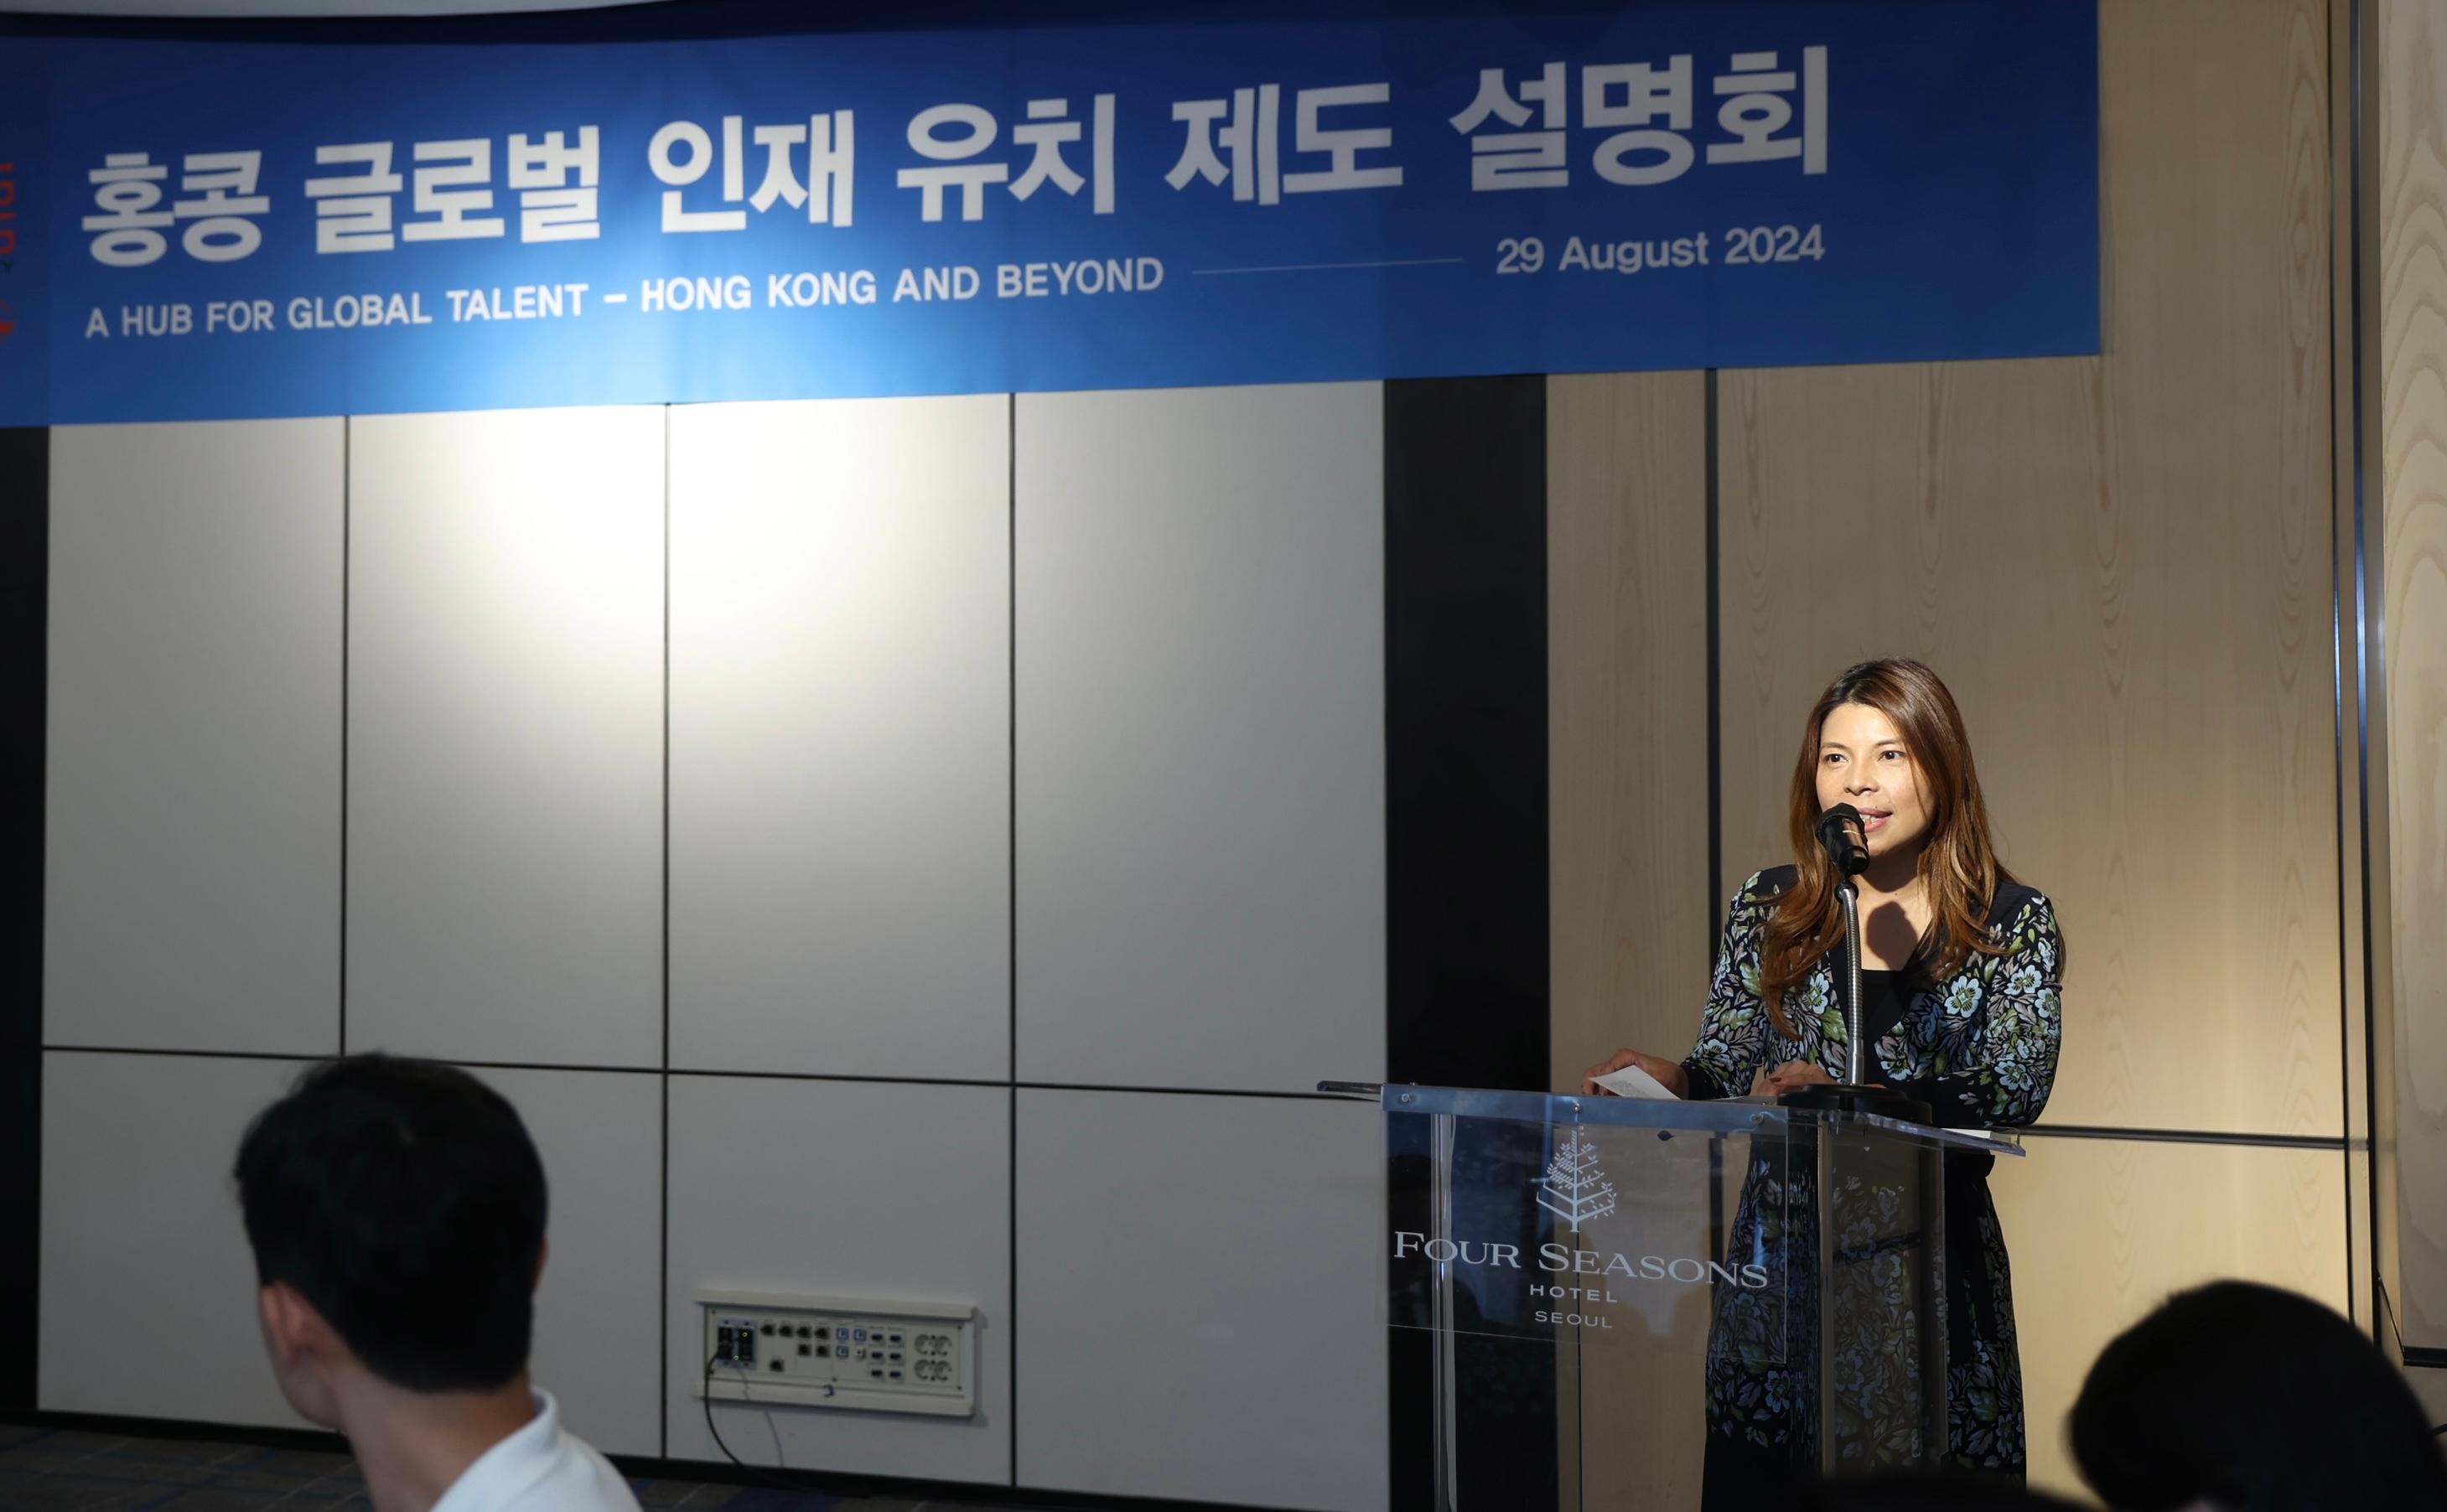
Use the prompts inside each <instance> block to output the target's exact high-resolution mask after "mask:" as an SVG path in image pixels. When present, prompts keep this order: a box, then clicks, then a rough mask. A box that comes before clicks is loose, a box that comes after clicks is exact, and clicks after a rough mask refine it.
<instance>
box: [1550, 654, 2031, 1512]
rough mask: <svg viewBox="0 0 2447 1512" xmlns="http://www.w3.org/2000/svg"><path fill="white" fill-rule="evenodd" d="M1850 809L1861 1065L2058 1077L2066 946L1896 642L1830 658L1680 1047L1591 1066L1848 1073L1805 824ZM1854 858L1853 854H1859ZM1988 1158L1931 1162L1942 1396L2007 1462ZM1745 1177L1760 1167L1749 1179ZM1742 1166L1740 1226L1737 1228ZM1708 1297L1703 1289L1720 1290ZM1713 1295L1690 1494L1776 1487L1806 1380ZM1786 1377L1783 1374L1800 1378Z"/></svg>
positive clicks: (2015, 1415) (1985, 1450)
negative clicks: (1674, 1055) (1785, 831)
mask: <svg viewBox="0 0 2447 1512" xmlns="http://www.w3.org/2000/svg"><path fill="white" fill-rule="evenodd" d="M1839 803H1849V804H1850V805H1851V806H1852V807H1853V808H1854V809H1856V810H1858V811H1859V814H1860V818H1861V823H1860V830H1861V833H1862V838H1864V839H1866V841H1867V842H1868V868H1867V869H1866V870H1865V871H1863V872H1862V873H1861V874H1860V876H1859V878H1858V879H1857V882H1856V886H1857V888H1858V900H1859V915H1860V920H1861V940H1862V947H1861V954H1862V959H1861V963H1860V964H1861V968H1862V970H1861V977H1860V980H1861V1025H1862V1039H1863V1041H1864V1043H1865V1046H1866V1047H1867V1053H1866V1054H1865V1055H1864V1056H1863V1060H1862V1065H1863V1070H1862V1073H1861V1079H1862V1080H1863V1081H1864V1082H1869V1083H1877V1084H1882V1085H1884V1086H1885V1087H1888V1088H1891V1089H1892V1090H1894V1091H1896V1092H1899V1093H1901V1094H1903V1095H1904V1096H1906V1097H1909V1098H1912V1099H1914V1100H1917V1101H1920V1102H1924V1103H1926V1104H1927V1105H1929V1106H1930V1107H1931V1108H1932V1109H1934V1111H1935V1121H1936V1122H1937V1123H1938V1124H1940V1125H1947V1126H1950V1127H1958V1128H1961V1127H1970V1128H1982V1127H2004V1126H2009V1125H2022V1124H2028V1123H2030V1122H2032V1121H2033V1120H2034V1119H2036V1118H2038V1117H2039V1109H2040V1108H2041V1107H2042V1106H2045V1105H2046V1103H2047V1100H2048V1089H2049V1087H2050V1085H2051V1084H2052V1083H2053V1082H2054V1080H2055V1077H2056V1068H2057V1043H2058V982H2059V980H2060V976H2061V970H2062V965H2063V959H2064V951H2063V945H2062V942H2061V940H2060V939H2059V938H2058V934H2057V924H2056V916H2055V914H2054V912H2053V911H2052V910H2051V909H2050V907H2049V905H2048V900H2047V898H2044V897H2042V896H2041V895H2040V894H2039V893H2037V892H2034V891H2033V890H2032V889H2030V888H2028V887H2025V886H2022V885H2021V884H2020V883H2019V882H2017V881H2016V880H2015V879H2013V878H2012V877H2011V876H2010V875H2008V874H2007V872H2006V871H2005V869H2004V867H2002V866H2001V865H1999V864H1998V861H1997V856H1996V850H1995V847H1994V846H1993V844H1992V843H1991V841H1990V840H1989V834H1988V810H1987V807H1986V805H1985V804H1984V803H1982V800H1981V796H1980V779H1979V777H1978V775H1977V773H1976V772H1975V771H1974V769H1973V767H1972V763H1971V746H1970V743H1969V741H1968V740H1967V739H1966V737H1965V736H1964V734H1963V716H1962V714H1961V713H1960V712H1958V711H1957V710H1956V709H1955V707H1954V697H1953V695H1952V694H1950V693H1948V692H1947V691H1946V690H1945V685H1944V683H1942V682H1940V681H1938V678H1937V674H1936V673H1935V672H1932V671H1929V670H1928V669H1927V668H1926V667H1924V666H1922V665H1921V664H1920V663H1918V662H1913V661H1871V662H1863V663H1861V664H1860V665H1859V666H1857V667H1851V668H1848V669H1846V671H1844V672H1843V673H1842V674H1841V675H1840V676H1838V677H1837V678H1836V679H1835V680H1834V681H1833V682H1832V683H1831V684H1829V685H1828V688H1827V690H1826V691H1825V692H1824V693H1822V694H1820V695H1819V698H1818V702H1817V704H1816V705H1815V707H1813V708H1812V709H1811V711H1810V719H1809V723H1808V724H1807V725H1806V726H1804V727H1803V729H1802V738H1801V751H1800V756H1799V760H1798V761H1797V762H1796V764H1795V765H1794V767H1793V789H1792V800H1791V805H1790V814H1789V816H1788V817H1789V820H1790V827H1791V830H1792V836H1793V860H1794V862H1795V864H1793V865H1791V866H1780V867H1777V868H1775V869H1774V870H1772V871H1765V872H1761V873H1759V874H1757V875H1756V876H1755V877H1753V878H1751V879H1750V880H1749V881H1747V882H1745V883H1743V884H1742V887H1741V890H1740V891H1739V892H1737V893H1736V894H1735V895H1734V898H1733V902H1732V904H1731V906H1730V907H1729V908H1728V909H1727V910H1726V917H1725V931H1724V936H1723V939H1722V940H1721V942H1720V943H1719V945H1718V947H1717V966H1716V973H1715V975H1714V977H1713V978H1712V980H1711V981H1710V983H1709V988H1708V1004H1707V1008H1706V1009H1705V1010H1704V1011H1702V1013H1701V1014H1700V1019H1699V1037H1698V1044H1697V1045H1696V1046H1695V1047H1694V1048H1693V1049H1692V1051H1691V1053H1690V1054H1689V1055H1687V1056H1685V1057H1683V1059H1682V1060H1680V1061H1679V1062H1676V1061H1672V1060H1668V1059H1666V1058H1664V1057H1663V1056H1659V1055H1650V1054H1646V1053H1643V1052H1641V1051H1639V1050H1634V1049H1624V1050H1621V1051H1618V1052H1617V1053H1616V1054H1615V1055H1613V1056H1612V1057H1610V1058H1609V1059H1607V1060H1605V1061H1603V1062H1602V1063H1600V1064H1599V1065H1596V1066H1593V1067H1591V1068H1589V1070H1588V1075H1589V1077H1590V1078H1592V1080H1591V1081H1590V1082H1589V1083H1588V1084H1587V1085H1586V1086H1585V1087H1584V1091H1585V1092H1586V1093H1588V1094H1589V1095H1597V1094H1599V1093H1600V1092H1601V1091H1602V1090H1603V1089H1602V1088H1600V1087H1598V1086H1597V1085H1596V1082H1595V1081H1594V1078H1596V1077H1599V1076H1603V1075H1605V1074H1607V1073H1609V1072H1611V1071H1615V1070H1619V1069H1621V1068H1623V1067H1625V1066H1634V1065H1636V1066H1638V1067H1640V1068H1641V1069H1642V1070H1644V1071H1646V1072H1647V1073H1648V1074H1649V1075H1651V1076H1653V1077H1655V1078H1657V1080H1659V1081H1660V1082H1662V1083H1663V1084H1664V1085H1665V1086H1666V1087H1667V1088H1668V1089H1670V1090H1671V1091H1673V1092H1674V1093H1675V1094H1676V1095H1678V1096H1680V1097H1689V1098H1717V1097H1733V1096H1739V1095H1742V1094H1744V1093H1757V1094H1775V1093H1782V1092H1787V1091H1791V1090H1793V1089H1794V1088H1797V1087H1807V1086H1810V1085H1812V1084H1814V1083H1829V1082H1833V1081H1835V1080H1836V1079H1838V1078H1839V1077H1841V1076H1842V1075H1843V1073H1844V1069H1845V1067H1844V1060H1845V1055H1846V1050H1847V1046H1846V1042H1845V1005H1844V1003H1843V1002H1842V1000H1841V993H1840V992H1839V991H1838V989H1837V987H1836V981H1837V976H1838V971H1839V969H1840V968H1841V967H1842V966H1843V965H1844V964H1845V963H1844V961H1843V959H1842V956H1843V954H1844V951H1845V944H1844V937H1845V931H1844V921H1843V915H1842V911H1841V908H1840V900H1839V898H1838V896H1837V894H1838V890H1839V886H1840V884H1841V882H1842V880H1843V879H1842V877H1841V876H1839V875H1838V873H1837V870H1836V867H1835V864H1834V862H1833V861H1832V860H1831V859H1830V856H1829V854H1828V851H1827V850H1826V849H1825V848H1824V847H1822V845H1821V843H1820V841H1819V840H1818V838H1817V836H1818V826H1819V820H1820V817H1821V815H1822V814H1823V813H1825V812H1826V811H1828V810H1830V809H1832V808H1834V807H1835V805H1837V804H1839ZM1855 862H1856V863H1857V857H1856V858H1855ZM1994 1163H1995V1162H1994V1159H1993V1158H1992V1157H1989V1156H1987V1155H1980V1156H1977V1157H1972V1156H1967V1155H1955V1156H1953V1157H1950V1158H1949V1159H1948V1160H1947V1161H1946V1162H1945V1228H1946V1253H1947V1267H1946V1276H1947V1283H1946V1346H1947V1349H1946V1352H1947V1362H1946V1364H1947V1370H1946V1408H1947V1418H1948V1425H1949V1432H1948V1441H1949V1447H1950V1451H1951V1454H1952V1456H1953V1459H1954V1460H1955V1462H1956V1463H1957V1464H1959V1465H1964V1466H1966V1467H1972V1468H1978V1469H1982V1470H1992V1471H1997V1472H2001V1473H2004V1474H2008V1475H2014V1476H2020V1475H2021V1474H2022V1473H2023V1472H2024V1465H2025V1457H2024V1452H2023V1437H2022V1375H2021V1364H2020V1357H2019V1355H2018V1353H2017V1351H2016V1348H2015V1337H2014V1305H2013V1293H2012V1288H2011V1282H2010V1277H2009V1274H2008V1269H2007V1262H2006V1257H2005V1242H2004V1236H2003V1234H2002V1232H2001V1230H2000V1228H1999V1227H1998V1223H1997V1210H1996V1207H1995V1206H1994V1205H1993V1204H1992V1203H1991V1202H1990V1201H1989V1199H1988V1181H1987V1178H1988V1171H1989V1169H1990V1167H1991V1166H1993V1165H1994ZM1753 1180H1754V1181H1755V1180H1756V1178H1755V1176H1754V1179H1753ZM1757 1222H1758V1215H1757V1212H1756V1210H1755V1204H1754V1200H1753V1196H1752V1192H1751V1190H1750V1188H1749V1187H1748V1186H1747V1185H1746V1186H1745V1189H1744V1192H1743V1200H1742V1203H1741V1206H1740V1208H1739V1210H1738V1211H1737V1212H1736V1217H1735V1224H1736V1233H1735V1238H1736V1247H1740V1246H1741V1245H1742V1244H1744V1243H1745V1242H1747V1241H1748V1240H1749V1239H1751V1238H1753V1237H1754V1236H1755V1232H1756V1227H1757ZM1720 1300H1721V1299H1720ZM1735 1332H1736V1327H1735V1326H1733V1325H1732V1324H1730V1323H1729V1320H1728V1315H1727V1314H1726V1311H1725V1309H1724V1308H1723V1307H1722V1306H1720V1307H1719V1309H1718V1313H1717V1320H1716V1324H1715V1326H1714V1327H1713V1328H1712V1330H1711V1332H1710V1339H1709V1350H1708V1387H1707V1391H1708V1402H1707V1408H1708V1444H1707V1465H1706V1481H1705V1490H1704V1495H1703V1499H1702V1500H1703V1503H1704V1504H1705V1505H1706V1506H1708V1507H1710V1508H1712V1509H1713V1508H1734V1507H1744V1506H1767V1505H1778V1504H1781V1503H1780V1502H1779V1501H1776V1500H1774V1499H1775V1498H1776V1497H1778V1496H1779V1495H1780V1494H1781V1491H1782V1489H1783V1488H1784V1487H1786V1486H1788V1485H1789V1484H1792V1482H1793V1480H1794V1479H1795V1478H1796V1477H1799V1476H1802V1475H1805V1474H1806V1473H1807V1472H1808V1470H1809V1468H1810V1465H1811V1463H1812V1460H1813V1459H1814V1455H1815V1448H1816V1442H1815V1439H1816V1429H1815V1427H1814V1425H1813V1423H1812V1418H1811V1412H1812V1408H1811V1406H1810V1404H1809V1403H1808V1402H1807V1401H1806V1400H1799V1401H1797V1400H1796V1396H1804V1397H1806V1392H1796V1390H1795V1389H1793V1386H1788V1385H1787V1384H1786V1383H1785V1381H1784V1380H1783V1376H1784V1375H1785V1373H1786V1372H1785V1370H1784V1369H1783V1368H1781V1367H1774V1366H1765V1365H1758V1364H1755V1363H1754V1364H1745V1362H1744V1358H1743V1353H1742V1351H1740V1350H1739V1349H1738V1347H1737V1341H1736V1339H1734V1338H1732V1337H1730V1336H1729V1335H1731V1334H1733V1333H1735ZM1798 1384H1799V1383H1794V1385H1796V1386H1797V1385H1798Z"/></svg>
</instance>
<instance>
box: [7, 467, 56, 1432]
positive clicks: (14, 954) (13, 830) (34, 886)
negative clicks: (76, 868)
mask: <svg viewBox="0 0 2447 1512" xmlns="http://www.w3.org/2000/svg"><path fill="white" fill-rule="evenodd" d="M50 455H51V438H50V432H49V431H47V430H45V429H42V428H39V427H37V428H30V429H5V430H0V730H5V731H6V732H7V733H6V735H5V736H0V1214H5V1215H7V1218H6V1219H5V1220H0V1418H7V1417H9V1416H12V1415H16V1414H20V1413H25V1412H30V1411H32V1410H33V1407H34V1365H35V1358H34V1335H35V1326H36V1320H37V1318H38V1316H39V1312H38V1310H39V1306H40V1301H39V1298H38V1297H37V1296H36V1295H35V1290H34V1288H35V1280H36V1276H37V1274H38V1272H39V1269H40V1265H41V1250H40V1248H39V1246H40V1241H41V1236H40V1235H39V1233H38V1232H37V1231H36V1227H35V1225H34V1223H33V1222H32V1221H31V1220H30V1219H31V1217H32V1215H33V1214H34V1213H35V1212H37V1211H38V1210H39V1208H38V1200H39V1198H40V1196H41V1192H40V1185H41V1171H42V1158H43V1149H42V1140H43V1057H42V1043H43V668H44V654H45V650H44V649H45V637H44V629H45V626H46V624H47V621H48V617H49V616H48V609H47V602H46V598H45V592H44V585H45V564H46V562H47V561H48V559H49V557H50V547H49V540H50Z"/></svg>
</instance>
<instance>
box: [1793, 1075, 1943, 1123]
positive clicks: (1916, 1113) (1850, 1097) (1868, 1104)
mask: <svg viewBox="0 0 2447 1512" xmlns="http://www.w3.org/2000/svg"><path fill="white" fill-rule="evenodd" d="M1775 1101H1776V1106H1779V1107H1807V1108H1815V1109H1817V1110H1819V1111H1821V1112H1833V1113H1870V1114H1875V1115H1876V1116H1878V1117H1880V1118H1893V1119H1901V1120H1903V1121H1904V1122H1905V1123H1906V1124H1930V1123H1934V1122H1935V1118H1934V1116H1933V1115H1932V1113H1931V1112H1930V1109H1929V1106H1928V1105H1927V1104H1926V1103H1924V1102H1921V1101H1920V1100H1919V1099H1917V1098H1910V1097H1906V1096H1905V1095H1904V1094H1903V1093H1901V1092H1897V1091H1891V1090H1889V1089H1888V1088H1887V1087H1847V1086H1845V1085H1844V1084H1843V1083H1841V1082H1831V1083H1820V1084H1817V1085H1814V1086H1811V1087H1794V1088H1793V1090H1792V1091H1790V1092H1784V1093H1780V1094H1778V1095H1777V1097H1776V1100H1775Z"/></svg>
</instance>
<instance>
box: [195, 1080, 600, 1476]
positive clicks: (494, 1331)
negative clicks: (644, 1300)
mask: <svg viewBox="0 0 2447 1512" xmlns="http://www.w3.org/2000/svg"><path fill="white" fill-rule="evenodd" d="M237 1190H238V1202H239V1205H240V1207H241V1208H242V1209H243V1211H244V1215H245V1219H246V1237H247V1241H248V1242H249V1243H250V1244H251V1245H253V1246H254V1249H255V1264H256V1281H257V1283H258V1286H259V1290H258V1292H257V1294H256V1309H257V1312H258V1314H259V1316H260V1319H261V1322H262V1326H263V1342H264V1349H265V1351H266V1352H267V1353H268V1354H269V1355H270V1356H271V1360H272V1369H273V1374H274V1375H275V1377H276V1378H277V1379H278V1381H279V1383H280V1392H281V1395H283V1396H285V1397H287V1398H288V1400H289V1405H290V1406H291V1407H293V1408H296V1410H297V1411H298V1413H299V1414H300V1415H302V1416H303V1417H305V1418H306V1419H307V1420H309V1421H310V1422H313V1423H317V1424H320V1425H321V1426H323V1427H329V1428H336V1429H338V1430H339V1431H340V1432H342V1433H345V1434H347V1435H348V1437H349V1441H350V1444H351V1447H353V1448H354V1449H355V1451H356V1454H357V1458H358V1462H359V1464H360V1465H361V1467H362V1468H363V1470H364V1472H365V1476H366V1482H367V1486H368V1489H369V1491H370V1494H371V1496H372V1499H373V1502H374V1504H375V1505H376V1507H377V1508H380V1509H381V1512H423V1509H426V1508H436V1509H438V1512H479V1509H487V1508H496V1507H511V1506H525V1505H539V1506H541V1505H551V1506H575V1507H593V1506H606V1507H634V1506H635V1504H636V1503H635V1500H634V1499H633V1498H631V1497H630V1495H629V1492H628V1488H627V1486H626V1484H623V1483H622V1482H621V1481H620V1480H619V1478H618V1476H617V1475H616V1473H615V1472H614V1471H613V1470H612V1469H611V1467H610V1466H609V1465H606V1464H605V1463H604V1462H603V1459H602V1457H601V1456H600V1455H598V1454H597V1453H595V1451H594V1450H593V1449H591V1448H589V1447H587V1446H585V1445H584V1444H582V1443H580V1442H579V1441H578V1440H577V1439H575V1438H573V1437H571V1436H570V1435H568V1434H565V1433H563V1432H561V1431H560V1423H559V1414H558V1412H557V1410H556V1409H555V1408H554V1405H553V1403H552V1399H551V1398H550V1397H548V1396H545V1395H543V1394H542V1393H541V1392H537V1391H534V1390H533V1389H531V1388H530V1386H529V1384H528V1380H527V1342H528V1339H529V1337H530V1335H531V1333H532V1332H533V1324H534V1316H535V1287H536V1282H537V1279H538V1278H539V1276H541V1272H542V1267H543V1259H544V1212H545V1196H544V1175H543V1162H542V1161H541V1160H540V1159H539V1158H538V1157H537V1154H536V1147H535V1143H534V1142H533V1141H532V1140H530V1139H529V1138H528V1137H527V1131H526V1126H525V1125H522V1123H520V1122H519V1116H518V1114H517V1112H516V1111H515V1110H513V1109H512V1108H511V1106H510V1105H509V1104H508V1103H507V1102H505V1101H504V1100H503V1098H502V1096H501V1094H500V1093H498V1092H495V1091H494V1090H493V1089H492V1088H490V1087H486V1086H485V1085H484V1083H482V1082H479V1081H478V1080H476V1079H475V1078H474V1077H472V1076H470V1075H468V1074H467V1073H466V1072H465V1071H462V1070H459V1069H457V1068H453V1067H448V1066H442V1065H437V1064H435V1063H432V1062H429V1061H415V1060H400V1059H395V1058H393V1057H390V1056H386V1055H357V1056H351V1057H348V1058H346V1059H342V1060H337V1061H332V1062H329V1063H327V1064H324V1065H321V1066H317V1067H314V1068H312V1069H310V1070H309V1071H307V1072H306V1073H305V1075H303V1076H301V1077H300V1078H299V1079H298V1081H297V1085H296V1086H295V1087H294V1088H293V1089H292V1090H291V1091H290V1093H289V1095H288V1096H286V1097H284V1098H282V1099H281V1100H280V1101H279V1102H276V1103H275V1104H273V1105H272V1106H270V1107H268V1108H266V1109H264V1110H263V1112H262V1113H261V1114H259V1115H258V1116H257V1117H256V1120H255V1123H254V1124H253V1125H251V1126H250V1127H249V1128H248V1129H247V1132H246V1138H245V1140H244V1141H243V1142H242V1143H240V1144H239V1146H238V1153H237Z"/></svg>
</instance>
